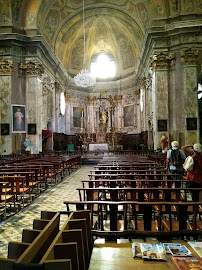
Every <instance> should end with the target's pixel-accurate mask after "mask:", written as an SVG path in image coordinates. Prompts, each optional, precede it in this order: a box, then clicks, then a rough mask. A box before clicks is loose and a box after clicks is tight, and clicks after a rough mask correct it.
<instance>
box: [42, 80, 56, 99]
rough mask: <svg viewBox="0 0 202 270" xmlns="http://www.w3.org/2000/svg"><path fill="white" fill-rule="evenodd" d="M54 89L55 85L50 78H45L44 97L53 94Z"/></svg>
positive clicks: (43, 83)
mask: <svg viewBox="0 0 202 270" xmlns="http://www.w3.org/2000/svg"><path fill="white" fill-rule="evenodd" d="M54 89H55V84H54V82H53V81H51V79H50V77H44V78H43V80H42V95H47V94H48V93H49V92H53V91H54Z"/></svg>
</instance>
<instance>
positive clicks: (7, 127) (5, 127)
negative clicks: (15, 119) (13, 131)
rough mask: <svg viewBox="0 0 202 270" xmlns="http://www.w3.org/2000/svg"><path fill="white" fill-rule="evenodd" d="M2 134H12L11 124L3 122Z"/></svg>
mask: <svg viewBox="0 0 202 270" xmlns="http://www.w3.org/2000/svg"><path fill="white" fill-rule="evenodd" d="M1 135H3V136H5V135H10V125H9V124H1Z"/></svg>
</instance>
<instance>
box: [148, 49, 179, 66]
mask: <svg viewBox="0 0 202 270" xmlns="http://www.w3.org/2000/svg"><path fill="white" fill-rule="evenodd" d="M174 64H175V53H173V52H162V53H160V54H154V55H152V57H151V58H150V67H151V68H152V69H153V70H168V69H169V66H170V65H172V66H173V65H174Z"/></svg>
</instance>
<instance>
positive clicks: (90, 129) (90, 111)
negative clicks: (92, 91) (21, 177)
mask: <svg viewBox="0 0 202 270" xmlns="http://www.w3.org/2000/svg"><path fill="white" fill-rule="evenodd" d="M86 104H87V123H86V124H87V133H94V132H95V121H94V106H93V105H94V97H91V96H89V97H87V98H86Z"/></svg>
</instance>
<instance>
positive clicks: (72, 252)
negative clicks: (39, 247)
mask: <svg viewBox="0 0 202 270" xmlns="http://www.w3.org/2000/svg"><path fill="white" fill-rule="evenodd" d="M92 247H93V244H92V236H91V227H90V215H89V211H74V212H72V213H71V214H70V216H69V218H68V219H67V220H66V221H65V223H64V225H63V226H62V228H61V230H60V231H59V233H58V234H57V236H56V237H55V239H54V240H53V242H52V244H51V245H50V247H49V248H48V250H47V252H46V253H45V254H44V256H43V258H42V259H41V261H40V264H44V263H45V264H50V265H51V264H52V265H54V267H55V268H54V269H57V270H63V269H72V270H77V269H80V270H87V269H88V266H89V263H90V257H91V253H92ZM65 264H66V268H64V265H65Z"/></svg>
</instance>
